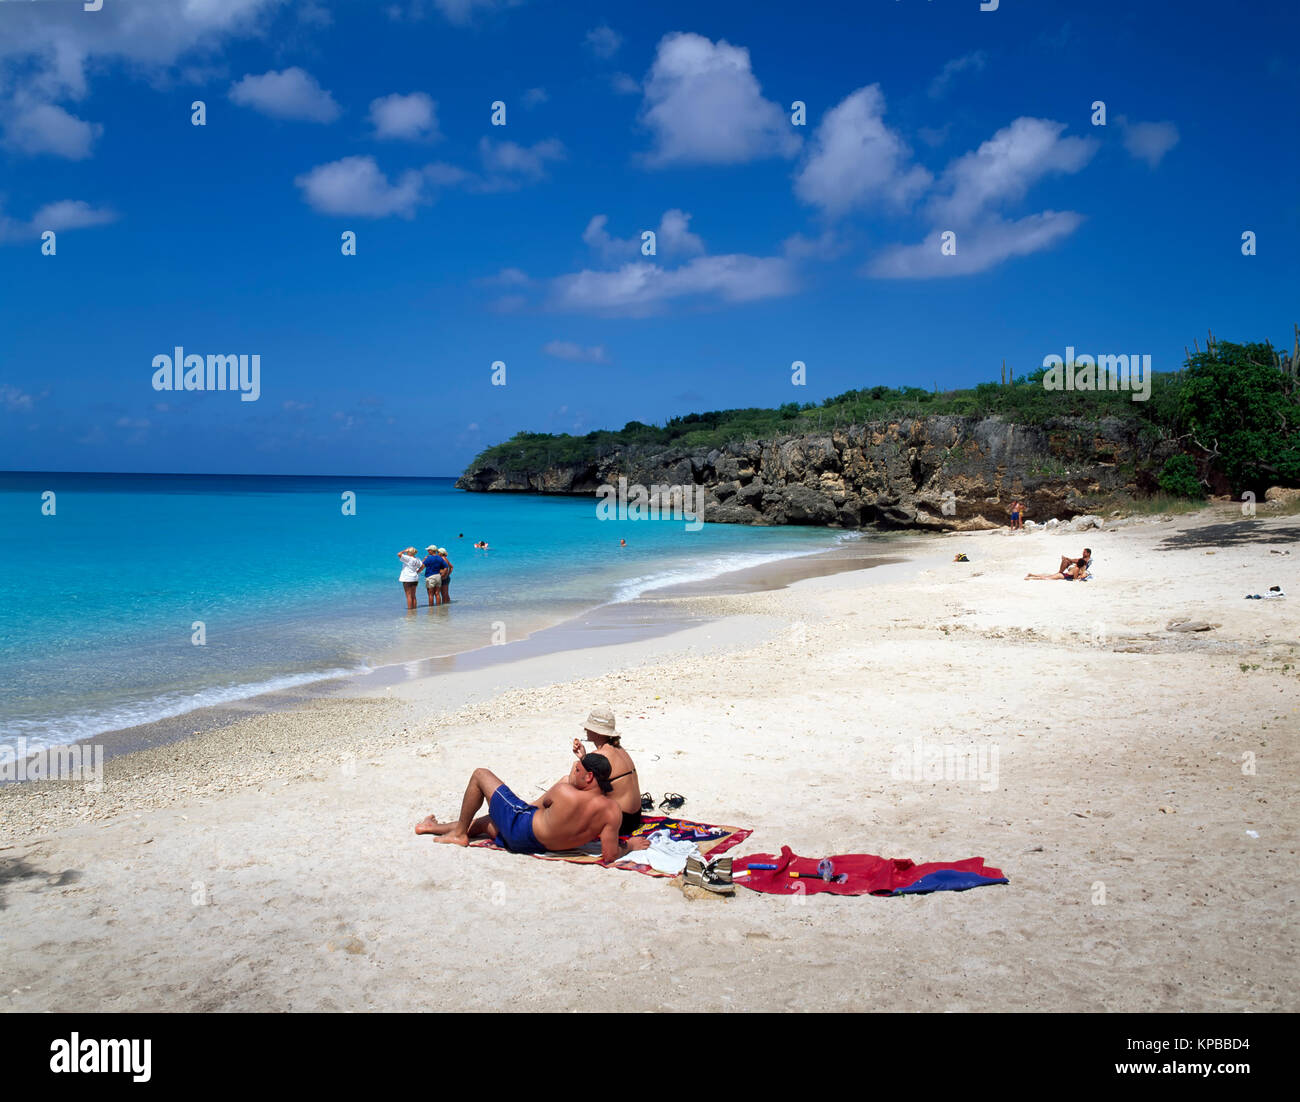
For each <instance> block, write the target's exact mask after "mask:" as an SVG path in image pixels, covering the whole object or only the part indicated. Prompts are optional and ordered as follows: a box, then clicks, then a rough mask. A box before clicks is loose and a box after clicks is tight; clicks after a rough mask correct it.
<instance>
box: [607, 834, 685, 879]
mask: <svg viewBox="0 0 1300 1102" xmlns="http://www.w3.org/2000/svg"><path fill="white" fill-rule="evenodd" d="M649 841H650V845H649V847H648V848H647V849H640V850H635V851H633V852H632V853H629V854H628V855H627V856H626V857H624V858H622V859H621V860H619V861H616V862H614V863H615V864H616V865H621V864H623V863H624V862H627V861H630V862H632V863H634V864H637V865H649V866H650V867H651V868H652V869H654V870H655V872H663V873H667V874H668V875H669V876H676V875H677V874H678V873H679V872H681V871H682V869H684V868H686V858H688V857H701V856H703V855H702V854H701V853H700V847H699V846H697V845H696V844H695V843H694V842H674V841H673V835H672V831H669V830H656V831H655V832H654V833H653V834H651V835H650V838H649Z"/></svg>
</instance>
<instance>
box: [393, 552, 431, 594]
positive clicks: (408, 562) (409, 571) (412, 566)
mask: <svg viewBox="0 0 1300 1102" xmlns="http://www.w3.org/2000/svg"><path fill="white" fill-rule="evenodd" d="M397 557H398V558H399V559H401V560H402V573H401V574H400V575H399V576H398V581H400V582H401V583H402V588H403V589H404V590H405V591H406V607H407V608H408V609H411V608H414V607H415V586H416V583H417V582H419V580H420V571H421V570H423V569H424V564H423V563H421V562H420V560H419V559H418V558H416V551H415V548H414V547H408V548H407V549H406V550H405V551H399V552H397Z"/></svg>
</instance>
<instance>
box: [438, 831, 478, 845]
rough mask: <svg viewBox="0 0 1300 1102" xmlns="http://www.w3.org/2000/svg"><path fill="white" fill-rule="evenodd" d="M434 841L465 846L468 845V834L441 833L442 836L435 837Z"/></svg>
mask: <svg viewBox="0 0 1300 1102" xmlns="http://www.w3.org/2000/svg"><path fill="white" fill-rule="evenodd" d="M434 841H435V842H450V843H451V844H452V845H453V846H467V845H469V835H468V834H455V833H448V834H444V835H442V837H440V838H435V839H434Z"/></svg>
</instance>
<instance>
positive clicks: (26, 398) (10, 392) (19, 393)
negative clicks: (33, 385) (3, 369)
mask: <svg viewBox="0 0 1300 1102" xmlns="http://www.w3.org/2000/svg"><path fill="white" fill-rule="evenodd" d="M0 405H3V406H4V408H5V409H6V410H8V411H9V412H10V413H31V411H32V410H33V409H34V408H35V406H36V399H35V398H33V397H32V396H31V395H30V394H28V393H27V392H26V391H23V390H19V389H18V388H17V387H16V386H10V385H9V384H8V383H0Z"/></svg>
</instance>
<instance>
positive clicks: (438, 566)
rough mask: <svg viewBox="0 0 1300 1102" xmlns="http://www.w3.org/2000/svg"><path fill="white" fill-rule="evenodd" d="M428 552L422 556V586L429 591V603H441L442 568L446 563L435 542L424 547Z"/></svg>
mask: <svg viewBox="0 0 1300 1102" xmlns="http://www.w3.org/2000/svg"><path fill="white" fill-rule="evenodd" d="M425 551H427V552H428V554H426V555H425V556H424V587H425V589H427V590H428V592H429V604H430V605H435V604H438V605H440V604H442V568H443V567H444V566H446V565H447V560H446V559H444V558H443V557H442V555H441V553H440V552H439V551H438V545H437V544H436V543H431V544H429V546H428V547H426V548H425Z"/></svg>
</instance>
